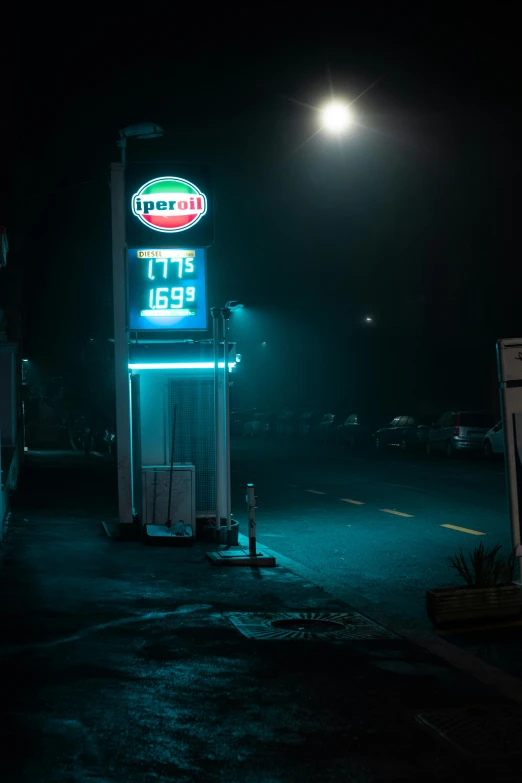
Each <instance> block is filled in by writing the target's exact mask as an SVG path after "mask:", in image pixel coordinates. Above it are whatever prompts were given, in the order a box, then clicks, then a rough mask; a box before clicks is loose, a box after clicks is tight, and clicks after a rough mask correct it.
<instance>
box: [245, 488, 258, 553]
mask: <svg viewBox="0 0 522 783" xmlns="http://www.w3.org/2000/svg"><path fill="white" fill-rule="evenodd" d="M246 502H247V505H248V553H249V554H250V555H251V557H257V551H256V496H255V495H254V485H253V484H247V496H246Z"/></svg>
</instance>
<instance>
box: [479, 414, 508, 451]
mask: <svg viewBox="0 0 522 783" xmlns="http://www.w3.org/2000/svg"><path fill="white" fill-rule="evenodd" d="M483 449H484V456H485V457H487V458H488V459H491V457H493V456H494V455H495V454H503V453H504V430H503V428H502V422H501V421H499V422H498V424H495V426H494V427H492V428H491V429H490V430H488V431H487V432H486V434H485V436H484V445H483Z"/></svg>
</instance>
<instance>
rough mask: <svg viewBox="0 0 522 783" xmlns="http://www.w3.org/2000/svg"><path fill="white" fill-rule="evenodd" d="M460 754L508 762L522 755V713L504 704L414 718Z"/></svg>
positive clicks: (436, 711) (427, 714)
mask: <svg viewBox="0 0 522 783" xmlns="http://www.w3.org/2000/svg"><path fill="white" fill-rule="evenodd" d="M416 720H417V722H418V723H420V724H421V726H424V727H425V728H428V729H431V731H434V732H436V733H437V734H438V735H439V736H440V737H443V739H445V740H447V742H450V743H451V744H452V745H453V746H454V747H456V748H457V749H458V750H460V751H461V752H462V753H466V754H467V755H470V756H474V757H475V758H483V759H495V758H508V757H510V756H515V755H517V754H519V753H521V749H520V737H521V735H522V710H521V709H520V708H519V707H515V706H511V705H509V704H506V705H505V706H500V707H498V706H494V707H463V708H461V709H454V710H452V709H447V710H434V711H432V712H423V713H421V714H419V715H417V716H416Z"/></svg>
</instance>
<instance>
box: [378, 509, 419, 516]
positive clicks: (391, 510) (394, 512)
mask: <svg viewBox="0 0 522 783" xmlns="http://www.w3.org/2000/svg"><path fill="white" fill-rule="evenodd" d="M380 510H381V511H384V512H385V513H386V514H395V516H397V517H412V516H413V514H404V513H403V512H402V511H394V510H393V509H392V508H381V509H380Z"/></svg>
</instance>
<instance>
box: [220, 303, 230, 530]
mask: <svg viewBox="0 0 522 783" xmlns="http://www.w3.org/2000/svg"><path fill="white" fill-rule="evenodd" d="M221 312H222V315H223V452H224V461H225V475H224V477H223V478H224V482H223V485H224V486H223V489H224V493H225V498H226V501H225V513H226V517H227V544H230V535H231V529H232V511H231V508H232V501H231V487H230V373H229V370H228V347H229V342H228V326H229V321H230V309H229V308H228V307H224V308H223V310H222V311H221Z"/></svg>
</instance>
